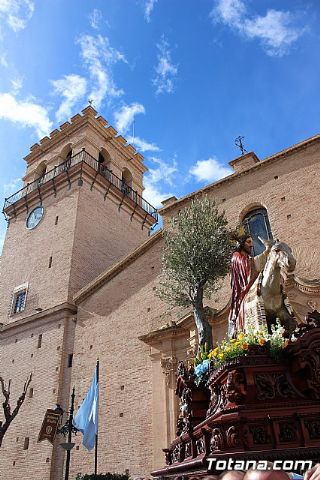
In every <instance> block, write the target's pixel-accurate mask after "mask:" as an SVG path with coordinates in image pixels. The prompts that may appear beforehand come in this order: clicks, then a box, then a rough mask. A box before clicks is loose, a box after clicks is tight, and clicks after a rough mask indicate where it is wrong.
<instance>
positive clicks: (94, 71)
mask: <svg viewBox="0 0 320 480" xmlns="http://www.w3.org/2000/svg"><path fill="white" fill-rule="evenodd" d="M77 43H79V44H80V47H81V56H82V58H83V60H84V62H85V64H86V66H87V68H88V71H89V75H90V80H91V82H92V83H93V84H94V86H93V88H92V89H91V92H90V94H89V98H90V100H92V101H93V105H94V107H95V108H99V107H100V105H101V103H102V101H103V100H104V99H105V98H107V97H109V98H112V97H119V96H121V95H122V94H123V91H122V90H121V89H119V88H118V87H117V86H116V84H115V82H114V80H113V74H112V65H113V64H116V63H118V62H125V63H127V61H126V58H125V56H124V55H123V54H122V53H121V52H119V51H118V50H116V49H115V48H113V47H111V46H110V42H109V39H108V38H107V37H103V36H101V35H98V36H97V37H93V36H91V35H82V36H81V37H80V38H79V39H78V40H77Z"/></svg>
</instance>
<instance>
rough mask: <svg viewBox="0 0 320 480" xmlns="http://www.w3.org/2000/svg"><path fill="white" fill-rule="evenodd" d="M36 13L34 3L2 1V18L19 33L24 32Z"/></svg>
mask: <svg viewBox="0 0 320 480" xmlns="http://www.w3.org/2000/svg"><path fill="white" fill-rule="evenodd" d="M33 12H34V2H32V1H31V0H0V18H3V19H4V20H5V21H6V22H7V24H8V25H9V26H10V27H11V28H12V30H14V31H15V32H18V31H19V30H23V29H24V28H25V27H26V25H27V23H28V21H29V20H30V19H31V17H32V15H33Z"/></svg>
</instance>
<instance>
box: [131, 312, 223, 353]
mask: <svg viewBox="0 0 320 480" xmlns="http://www.w3.org/2000/svg"><path fill="white" fill-rule="evenodd" d="M205 312H206V314H207V315H208V320H209V323H210V324H211V325H214V324H216V323H217V321H216V310H215V309H213V308H211V307H205ZM223 313H224V312H223ZM194 326H195V321H194V316H193V311H189V312H187V313H186V314H185V315H184V316H183V317H181V318H179V320H177V321H176V322H172V321H171V322H169V323H167V324H166V325H164V326H162V327H160V328H158V329H157V330H153V331H151V332H149V333H147V334H146V335H142V336H141V337H139V340H141V341H142V342H144V343H147V344H148V345H156V344H159V343H161V342H162V341H163V340H165V339H168V338H172V337H174V336H175V337H176V336H185V335H186V333H188V334H189V332H190V329H192V328H194Z"/></svg>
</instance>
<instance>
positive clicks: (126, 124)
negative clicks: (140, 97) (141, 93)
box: [114, 102, 146, 134]
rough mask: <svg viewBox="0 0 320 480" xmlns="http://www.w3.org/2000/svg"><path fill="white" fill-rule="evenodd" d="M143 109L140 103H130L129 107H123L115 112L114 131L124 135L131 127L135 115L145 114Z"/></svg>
mask: <svg viewBox="0 0 320 480" xmlns="http://www.w3.org/2000/svg"><path fill="white" fill-rule="evenodd" d="M145 112H146V111H145V108H144V106H143V105H141V103H137V102H134V103H131V105H124V106H123V107H121V109H120V110H119V111H118V112H115V114H114V117H115V121H116V129H117V130H119V132H121V133H122V134H125V133H126V132H127V131H128V130H129V128H130V127H131V125H132V123H133V121H134V117H135V115H137V114H138V113H145Z"/></svg>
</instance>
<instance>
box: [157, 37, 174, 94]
mask: <svg viewBox="0 0 320 480" xmlns="http://www.w3.org/2000/svg"><path fill="white" fill-rule="evenodd" d="M157 48H158V50H159V53H158V56H157V58H158V65H157V66H156V68H155V70H156V74H157V75H156V77H155V78H154V79H153V81H152V83H153V85H154V86H155V87H156V94H157V95H158V94H159V93H172V92H173V90H174V78H175V77H176V76H177V73H178V67H177V65H174V64H173V63H172V62H171V51H170V46H169V43H168V42H167V41H166V40H165V38H164V37H163V36H162V38H161V41H160V43H158V44H157Z"/></svg>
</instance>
